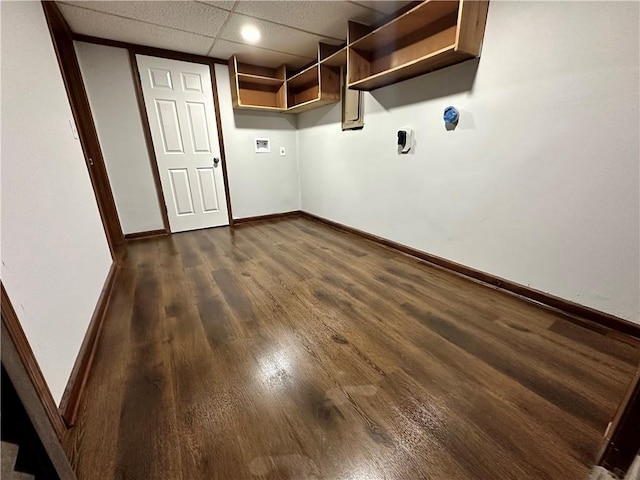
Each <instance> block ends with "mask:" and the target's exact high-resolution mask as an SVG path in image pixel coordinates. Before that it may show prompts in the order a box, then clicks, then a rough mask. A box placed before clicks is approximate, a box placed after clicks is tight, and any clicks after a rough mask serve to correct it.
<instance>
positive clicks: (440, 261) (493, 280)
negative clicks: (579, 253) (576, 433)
mask: <svg viewBox="0 0 640 480" xmlns="http://www.w3.org/2000/svg"><path fill="white" fill-rule="evenodd" d="M300 214H301V215H302V216H303V217H305V218H308V219H311V220H315V221H317V222H321V223H324V224H326V225H329V226H331V227H334V228H337V229H338V230H342V231H345V232H348V233H352V234H354V235H358V236H360V237H364V238H366V239H368V240H371V241H373V242H376V243H379V244H380V245H384V246H386V247H389V248H393V249H394V250H398V251H400V252H402V253H406V254H407V255H411V256H413V257H417V258H419V259H421V260H424V261H425V262H428V263H431V264H432V265H436V266H438V267H441V268H445V269H447V270H449V271H451V272H454V273H457V274H459V275H464V276H465V277H468V278H471V279H473V280H476V281H478V282H480V283H482V284H485V285H489V286H492V287H494V288H497V289H500V290H503V291H505V292H508V293H511V294H514V295H517V296H519V297H521V298H523V299H526V300H529V301H533V302H536V303H538V304H542V305H543V306H545V307H547V308H552V309H554V310H556V311H560V312H562V313H564V314H567V315H570V316H572V317H574V318H576V319H577V320H582V321H584V320H587V321H589V322H592V323H595V324H598V325H601V326H603V327H607V328H610V329H612V330H615V331H618V332H620V333H623V334H625V335H631V336H633V337H635V338H640V325H638V324H635V323H633V322H629V321H628V320H624V319H622V318H618V317H616V316H614V315H610V314H608V313H605V312H601V311H599V310H595V309H593V308H590V307H586V306H584V305H580V304H578V303H575V302H572V301H570V300H565V299H563V298H560V297H556V296H554V295H551V294H549V293H545V292H542V291H540V290H536V289H534V288H531V287H527V286H525V285H521V284H519V283H516V282H513V281H511V280H506V279H504V278H500V277H497V276H495V275H492V274H490V273H485V272H482V271H480V270H476V269H475V268H471V267H467V266H465V265H462V264H460V263H456V262H452V261H451V260H447V259H445V258H442V257H438V256H436V255H431V254H430V253H426V252H423V251H421V250H417V249H415V248H411V247H408V246H406V245H402V244H400V243H397V242H394V241H391V240H387V239H386V238H382V237H379V236H377V235H373V234H371V233H368V232H364V231H362V230H358V229H356V228H353V227H349V226H347V225H343V224H341V223H338V222H334V221H333V220H328V219H326V218H322V217H319V216H317V215H314V214H311V213H308V212H304V211H302V212H300ZM236 222H237V221H236Z"/></svg>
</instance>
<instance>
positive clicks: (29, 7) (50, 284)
mask: <svg viewBox="0 0 640 480" xmlns="http://www.w3.org/2000/svg"><path fill="white" fill-rule="evenodd" d="M0 8H1V17H2V38H1V43H2V282H3V284H4V285H5V288H6V289H7V292H8V294H9V296H10V298H11V301H12V303H13V306H14V308H15V309H16V313H17V315H18V317H19V319H20V322H21V324H22V327H23V328H24V331H25V334H26V335H27V338H28V340H29V343H30V345H31V348H32V349H33V352H34V354H35V357H36V360H37V361H38V364H39V365H40V368H41V369H42V373H43V374H44V378H45V379H46V381H47V384H48V385H49V388H50V390H51V393H52V394H53V397H54V399H55V400H56V401H57V402H59V401H60V399H61V397H62V393H63V391H64V388H65V386H66V383H67V380H68V378H69V374H70V373H71V369H72V367H73V364H74V361H75V359H76V356H77V355H78V351H79V349H80V344H81V343H82V340H83V338H84V335H85V332H86V329H87V327H88V324H89V320H90V319H91V315H92V314H93V310H94V308H95V306H96V302H97V299H98V296H99V294H100V291H101V290H102V287H103V285H104V281H105V279H106V276H107V273H108V270H109V267H110V265H111V256H110V253H109V248H108V245H107V242H106V238H105V234H104V230H103V228H102V223H101V221H100V216H99V213H98V208H97V205H96V200H95V197H94V194H93V190H92V188H91V183H90V180H89V175H88V173H87V167H86V166H85V162H84V157H83V154H82V150H81V148H80V143H79V142H78V140H75V139H74V138H73V136H72V132H71V128H70V125H69V120H70V119H72V118H73V117H72V114H71V109H70V107H69V102H68V99H67V96H66V92H65V89H64V85H63V82H62V76H61V74H60V70H59V68H58V63H57V61H56V55H55V53H54V50H53V46H52V43H51V39H50V37H49V31H48V29H47V25H46V21H45V18H44V13H43V11H42V6H41V5H40V3H39V2H2V5H1V7H0Z"/></svg>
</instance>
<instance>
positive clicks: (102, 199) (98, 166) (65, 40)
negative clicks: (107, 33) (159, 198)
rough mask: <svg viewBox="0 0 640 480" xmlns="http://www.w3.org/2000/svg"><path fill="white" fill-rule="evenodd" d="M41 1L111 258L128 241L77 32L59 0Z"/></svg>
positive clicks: (113, 257)
mask: <svg viewBox="0 0 640 480" xmlns="http://www.w3.org/2000/svg"><path fill="white" fill-rule="evenodd" d="M41 4H42V8H43V10H44V14H45V18H46V20H47V26H48V28H49V33H50V36H51V41H52V44H53V47H54V50H55V52H56V57H57V59H58V66H59V67H60V72H61V74H62V79H63V82H64V86H65V89H66V91H67V97H68V99H69V105H70V107H71V112H72V114H73V118H74V121H75V124H76V128H77V129H78V136H79V139H80V146H81V147H82V152H83V154H84V157H85V163H86V166H87V170H88V171H89V178H90V179H91V185H92V186H93V192H94V195H95V197H96V202H97V205H98V211H99V213H100V218H101V219H102V226H103V228H104V232H105V235H106V238H107V243H108V245H109V250H110V252H111V258H112V259H115V258H116V249H117V247H118V246H119V245H122V244H123V243H124V234H123V232H122V226H121V225H120V218H119V216H118V211H117V209H116V203H115V199H114V197H113V191H112V190H111V183H110V182H109V177H108V174H107V168H106V165H105V163H104V157H103V155H102V148H101V147H100V141H99V139H98V133H97V130H96V127H95V123H94V120H93V114H92V112H91V106H90V105H89V99H88V97H87V92H86V90H85V87H84V81H83V79H82V74H81V72H80V65H79V64H78V58H77V56H76V52H75V48H74V47H73V38H72V36H73V34H72V32H71V29H70V27H69V24H68V23H67V22H66V20H65V19H64V17H63V16H62V12H61V11H60V9H59V8H58V6H57V5H56V3H55V2H53V1H42V2H41Z"/></svg>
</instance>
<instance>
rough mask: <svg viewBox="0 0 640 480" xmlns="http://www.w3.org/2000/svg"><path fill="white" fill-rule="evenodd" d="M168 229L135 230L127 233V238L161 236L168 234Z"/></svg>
mask: <svg viewBox="0 0 640 480" xmlns="http://www.w3.org/2000/svg"><path fill="white" fill-rule="evenodd" d="M168 233H169V232H168V230H165V229H160V230H147V231H146V232H135V233H125V235H124V238H125V240H141V239H144V238H152V237H160V236H163V235H168Z"/></svg>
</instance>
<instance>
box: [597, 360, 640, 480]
mask: <svg viewBox="0 0 640 480" xmlns="http://www.w3.org/2000/svg"><path fill="white" fill-rule="evenodd" d="M639 418H640V365H639V366H638V369H637V370H636V374H635V377H634V378H633V380H632V381H631V383H630V384H629V387H628V388H627V391H626V393H625V396H624V398H623V400H622V402H621V403H620V405H619V406H618V410H617V411H616V414H615V416H614V417H613V420H612V421H611V423H610V424H609V427H608V428H607V431H606V432H605V435H604V439H603V441H602V445H601V447H600V452H599V454H598V465H600V466H602V467H604V468H606V469H607V470H609V471H610V472H613V473H615V474H622V475H624V474H625V473H626V472H627V470H628V469H629V467H630V466H631V464H632V463H633V460H634V459H635V457H636V456H637V455H638V454H640V452H639V451H638V449H639V448H640V437H638V419H639Z"/></svg>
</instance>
